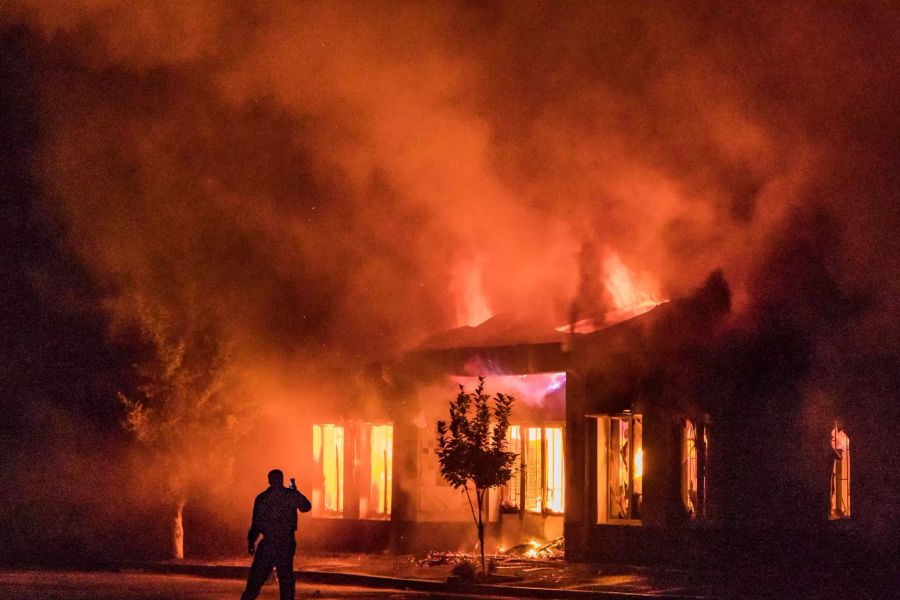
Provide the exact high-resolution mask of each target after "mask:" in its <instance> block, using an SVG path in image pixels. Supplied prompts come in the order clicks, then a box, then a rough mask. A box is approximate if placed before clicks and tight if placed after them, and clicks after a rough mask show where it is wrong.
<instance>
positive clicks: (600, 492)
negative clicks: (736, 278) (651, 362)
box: [592, 411, 644, 525]
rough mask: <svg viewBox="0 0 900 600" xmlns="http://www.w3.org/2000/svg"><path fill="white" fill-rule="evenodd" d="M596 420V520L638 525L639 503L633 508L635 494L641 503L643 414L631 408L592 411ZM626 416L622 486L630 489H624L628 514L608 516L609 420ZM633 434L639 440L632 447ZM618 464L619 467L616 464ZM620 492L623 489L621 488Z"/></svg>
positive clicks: (641, 520) (621, 446)
mask: <svg viewBox="0 0 900 600" xmlns="http://www.w3.org/2000/svg"><path fill="white" fill-rule="evenodd" d="M592 416H593V417H594V418H595V419H596V420H597V440H596V442H597V448H596V451H597V472H596V477H597V494H596V497H597V506H596V515H595V517H596V522H597V523H599V524H608V525H642V524H643V519H642V517H641V514H640V506H638V507H637V510H636V509H635V495H638V496H640V499H639V500H638V504H639V505H640V504H642V503H643V502H642V500H643V479H644V468H643V448H644V444H643V437H644V436H643V429H644V415H643V413H633V412H631V411H626V412H620V413H609V414H602V415H592ZM622 420H628V421H629V426H628V439H627V440H626V444H627V446H628V447H629V448H631V450H630V451H628V465H627V471H626V472H627V474H628V479H627V482H626V490H631V491H630V492H628V494H629V496H628V509H627V510H628V514H627V516H625V517H618V516H616V517H611V516H610V513H611V510H610V502H612V495H611V494H610V478H609V470H610V457H611V454H612V451H613V448H612V447H611V444H612V442H613V436H612V424H613V422H614V421H622ZM635 422H637V423H638V424H639V428H638V427H635ZM637 429H640V435H639V436H638V435H637V434H636V432H637ZM636 437H639V438H640V444H639V445H638V446H637V448H635V443H634V440H635V438H636ZM624 447H625V444H620V445H619V448H618V449H616V452H621V449H622V448H624ZM620 468H621V467H620ZM638 470H640V473H639V474H638V473H636V471H638ZM635 479H639V480H640V481H639V483H640V491H639V492H636V491H634V490H635V488H636V485H635ZM623 494H624V491H623Z"/></svg>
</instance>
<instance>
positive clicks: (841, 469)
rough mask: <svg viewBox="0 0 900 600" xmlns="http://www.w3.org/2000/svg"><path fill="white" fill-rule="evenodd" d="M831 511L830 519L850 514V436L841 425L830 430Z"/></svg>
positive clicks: (841, 517)
mask: <svg viewBox="0 0 900 600" xmlns="http://www.w3.org/2000/svg"><path fill="white" fill-rule="evenodd" d="M831 450H832V452H833V465H832V467H831V511H830V515H829V516H830V517H831V518H832V519H845V518H847V517H849V516H850V438H849V437H848V436H847V434H846V432H844V429H843V428H842V427H835V428H834V429H832V430H831Z"/></svg>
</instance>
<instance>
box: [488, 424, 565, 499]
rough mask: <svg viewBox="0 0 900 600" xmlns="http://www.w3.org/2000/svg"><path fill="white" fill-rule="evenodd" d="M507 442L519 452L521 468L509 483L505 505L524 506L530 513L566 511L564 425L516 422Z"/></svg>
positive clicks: (512, 449)
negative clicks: (533, 424) (525, 424)
mask: <svg viewBox="0 0 900 600" xmlns="http://www.w3.org/2000/svg"><path fill="white" fill-rule="evenodd" d="M507 441H508V442H509V450H510V452H515V453H516V454H518V455H519V461H518V466H517V471H516V472H514V473H513V476H512V478H511V479H510V481H509V483H508V484H507V485H506V491H505V494H504V496H503V506H504V508H507V509H518V508H519V507H520V506H522V507H524V508H525V510H527V511H530V512H557V513H561V512H563V511H565V495H564V493H565V492H564V490H565V460H564V457H563V428H562V427H520V426H519V425H512V426H511V427H510V428H509V431H508V432H507ZM522 488H524V490H523V489H522ZM523 492H524V493H523Z"/></svg>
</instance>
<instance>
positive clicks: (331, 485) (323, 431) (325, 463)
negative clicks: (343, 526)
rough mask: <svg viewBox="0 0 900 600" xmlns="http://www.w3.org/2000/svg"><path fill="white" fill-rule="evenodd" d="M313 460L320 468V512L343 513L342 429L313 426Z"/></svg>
mask: <svg viewBox="0 0 900 600" xmlns="http://www.w3.org/2000/svg"><path fill="white" fill-rule="evenodd" d="M313 460H314V461H315V462H316V464H317V465H319V467H320V468H321V474H322V504H321V508H322V510H324V511H326V512H335V513H341V512H343V511H344V428H343V427H341V426H340V425H333V424H326V425H313Z"/></svg>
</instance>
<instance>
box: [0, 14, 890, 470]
mask: <svg viewBox="0 0 900 600" xmlns="http://www.w3.org/2000/svg"><path fill="white" fill-rule="evenodd" d="M2 15H3V16H2V21H0V22H3V23H5V24H7V25H8V26H15V25H19V26H24V27H26V28H27V29H28V30H29V32H30V35H31V36H33V40H34V41H33V43H34V45H35V48H36V51H35V54H36V56H37V57H38V58H37V59H36V61H35V67H34V70H35V76H34V82H33V86H34V93H35V96H36V99H37V107H36V108H35V110H34V115H36V117H35V118H36V119H37V120H38V122H39V125H38V127H39V129H40V138H39V148H38V152H37V158H36V159H35V162H34V168H33V170H32V173H31V176H32V177H33V180H34V182H35V185H37V186H39V187H40V189H41V190H42V193H43V196H42V202H41V203H40V207H41V210H42V211H45V212H46V213H47V214H49V215H52V216H53V218H55V219H58V220H59V221H60V222H61V223H63V224H64V229H65V232H66V235H65V238H64V242H63V244H64V247H65V248H66V249H67V251H68V252H71V253H72V254H73V255H74V256H75V257H77V260H78V261H79V263H80V264H81V265H83V267H84V268H85V269H86V270H87V272H88V273H89V276H90V278H91V280H92V281H93V282H94V285H95V286H96V287H97V289H99V290H101V294H100V295H101V296H102V298H103V302H104V308H105V309H106V311H107V313H106V314H107V315H109V318H110V320H111V324H110V330H111V331H112V332H113V333H114V334H118V335H122V334H124V333H125V332H128V331H132V330H133V328H135V327H137V328H138V329H140V328H141V327H143V328H145V329H146V328H148V327H149V328H151V329H152V328H153V327H158V328H162V329H164V330H165V331H167V332H168V333H169V334H170V335H171V336H172V339H181V340H186V343H187V345H188V346H187V347H188V348H192V347H198V346H202V343H203V340H204V339H207V338H209V337H212V338H214V339H215V340H217V342H216V343H217V344H219V345H220V347H221V348H225V349H227V352H228V356H230V357H232V359H233V362H234V364H235V365H236V367H235V368H236V369H237V370H238V372H239V373H240V378H241V379H242V381H243V384H244V385H245V392H246V393H245V394H243V395H242V396H241V398H242V399H241V400H240V402H251V403H254V404H257V405H260V406H265V405H267V403H268V404H271V403H272V402H274V400H273V398H279V399H280V400H279V405H285V406H289V405H290V404H291V402H292V401H296V398H294V399H292V398H291V393H290V392H287V391H285V390H290V389H292V385H293V384H294V383H295V382H307V381H309V378H310V377H312V379H314V380H321V379H323V378H324V379H327V380H328V381H336V382H338V384H337V385H336V388H335V389H336V390H337V393H340V390H341V389H342V388H341V385H340V378H339V377H336V376H339V375H343V374H345V373H347V372H348V371H349V370H351V368H353V367H358V366H361V365H364V364H366V363H368V362H370V361H372V360H379V359H385V358H389V357H391V356H395V355H396V354H397V353H398V352H399V351H400V350H401V349H402V348H405V347H408V346H409V345H410V344H414V343H415V342H417V341H419V340H421V339H423V338H424V337H425V336H427V334H429V333H431V332H433V331H436V330H440V329H443V328H447V327H451V326H453V325H455V324H456V322H455V321H454V315H455V314H456V310H457V302H458V300H459V299H458V298H455V297H453V295H452V294H449V293H448V290H449V289H450V286H451V279H452V275H453V273H454V272H455V269H457V268H458V265H459V264H460V263H461V262H462V263H465V262H467V261H469V262H471V263H472V264H479V263H480V264H481V265H482V266H483V272H484V278H485V281H484V288H485V291H486V294H487V296H488V298H487V299H488V304H489V305H490V306H491V308H492V309H493V310H494V311H495V312H500V311H507V310H514V309H517V308H520V307H528V308H530V309H531V308H534V307H538V308H539V309H540V310H543V311H544V312H546V313H550V312H555V313H556V314H555V317H556V318H557V319H558V320H559V322H560V323H561V324H563V323H566V322H567V320H568V319H569V317H570V314H569V311H570V310H571V306H572V301H573V298H574V297H575V295H576V294H577V293H578V291H579V289H581V290H582V291H583V290H584V289H586V288H590V287H591V286H590V285H586V284H585V279H586V278H585V277H583V276H580V274H579V260H578V258H577V257H578V253H579V249H580V248H582V247H583V245H584V244H599V245H602V246H603V247H608V248H612V249H614V250H616V251H617V252H619V253H620V254H621V256H622V258H623V261H624V262H625V264H627V265H628V266H629V267H630V268H632V269H633V270H635V271H636V272H638V273H641V274H644V275H649V276H650V277H652V278H654V279H656V280H657V281H658V282H659V284H660V286H661V287H662V288H663V289H665V290H667V291H668V293H669V294H670V295H677V294H679V293H683V292H684V291H686V290H689V289H692V288H693V287H695V286H696V285H697V284H698V282H700V281H702V280H703V279H704V278H705V276H706V275H707V274H708V273H709V272H710V271H711V270H712V269H715V268H722V269H723V271H724V273H725V275H726V277H727V278H728V280H729V282H730V284H731V288H732V290H734V298H735V309H736V310H737V311H738V313H739V314H742V315H749V316H748V317H747V320H746V321H745V322H746V323H753V324H755V325H754V326H761V325H759V324H760V323H763V322H766V323H770V324H771V323H777V324H784V323H787V324H788V325H789V326H790V327H791V328H792V329H791V330H792V331H794V332H796V334H797V335H798V336H800V337H802V338H803V339H804V340H808V347H809V353H810V358H809V365H808V368H807V369H806V370H805V371H804V373H805V376H806V377H809V378H810V380H812V379H814V378H815V377H816V376H817V375H816V374H817V373H824V372H829V373H838V375H835V376H834V378H835V381H834V382H830V383H824V384H823V386H824V387H828V388H829V389H832V388H833V389H835V390H836V391H835V393H838V390H837V388H841V390H840V391H842V392H848V390H847V389H845V388H847V387H848V386H847V385H846V382H848V381H851V380H855V378H862V379H864V380H865V381H866V382H869V385H867V386H863V387H862V388H861V387H859V386H857V387H853V390H851V393H850V397H857V396H858V397H860V398H861V400H860V401H866V402H869V403H870V404H871V405H872V406H873V407H877V406H881V405H879V404H878V401H877V400H876V399H877V398H878V397H879V392H878V390H879V389H891V387H890V386H891V385H893V383H894V381H895V379H894V378H895V375H893V374H892V373H891V372H890V371H891V370H890V369H889V368H888V366H889V365H892V364H896V362H894V361H895V360H896V358H897V356H896V354H897V349H896V344H893V343H885V338H887V339H896V335H895V334H896V333H900V332H898V331H897V323H900V318H898V317H900V307H898V303H897V300H896V298H897V297H898V292H900V289H898V287H900V286H898V281H900V278H898V277H897V275H898V272H900V258H898V257H900V248H898V243H897V236H896V231H897V227H898V225H900V208H898V207H900V204H898V202H897V197H898V191H900V175H898V173H900V169H898V166H900V165H898V164H897V163H898V156H900V133H898V132H900V122H898V121H900V117H898V115H900V111H898V110H897V109H898V106H897V98H898V95H897V94H896V81H897V75H898V72H900V69H898V66H900V64H898V63H900V36H898V35H897V31H898V30H900V28H898V24H900V22H898V8H897V7H896V5H895V4H893V3H889V2H884V3H880V2H871V3H852V4H844V5H836V6H813V5H810V4H807V3H788V4H787V5H779V6H774V5H770V4H767V3H760V4H755V3H748V4H742V5H741V6H734V5H730V4H727V5H722V4H720V3H699V4H698V3H696V2H690V3H674V4H666V5H662V4H654V3H650V4H647V5H642V4H635V3H631V2H625V3H592V2H569V3H523V2H514V3H490V4H487V5H473V4H471V3H465V2H462V3H456V4H455V3H447V2H441V3H430V4H429V3H414V4H403V5H396V4H393V3H371V2H363V3H339V4H334V3H296V2H282V3H269V4H266V5H265V7H262V6H251V7H248V6H244V5H243V3H230V2H219V1H212V0H207V1H204V2H191V3H184V2H153V3H149V2H148V3H134V2H117V1H114V0H96V1H91V2H83V3H81V4H80V5H77V6H76V5H75V4H74V3H47V2H24V3H20V4H18V5H16V6H10V7H7V8H5V12H4V13H2ZM582 262H584V261H582ZM587 279H589V277H588V278H587ZM594 287H596V286H594ZM766 319H769V321H766ZM848 356H856V357H867V356H868V357H876V358H875V359H874V360H872V361H867V360H865V359H864V358H858V359H853V360H850V359H849V358H847V357H848ZM857 362H861V363H863V364H865V365H867V368H869V369H874V370H875V371H877V373H872V376H871V377H862V376H861V375H859V372H858V366H859V365H858V364H857ZM874 365H879V366H877V367H876V366H874ZM323 373H324V374H327V375H323ZM845 375H846V376H845ZM872 382H876V383H872ZM317 384H320V385H328V384H327V383H322V382H321V381H317ZM354 385H356V384H354ZM360 385H361V386H363V387H364V385H363V384H360ZM248 390H249V391H248ZM298 394H299V393H298ZM300 395H301V396H303V394H300ZM308 397H310V398H315V394H313V393H309V394H308ZM817 397H818V396H817ZM845 397H846V395H845ZM866 399H867V400H866ZM311 401H314V400H311ZM873 418H874V417H873ZM894 472H897V470H896V469H895V470H894Z"/></svg>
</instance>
